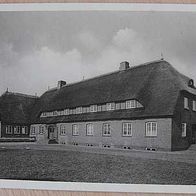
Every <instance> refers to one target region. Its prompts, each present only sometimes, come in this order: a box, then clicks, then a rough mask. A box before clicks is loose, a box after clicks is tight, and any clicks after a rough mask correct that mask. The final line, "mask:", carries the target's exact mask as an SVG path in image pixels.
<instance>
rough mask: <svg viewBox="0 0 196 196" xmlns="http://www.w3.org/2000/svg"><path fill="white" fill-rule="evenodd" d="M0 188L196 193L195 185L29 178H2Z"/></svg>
mask: <svg viewBox="0 0 196 196" xmlns="http://www.w3.org/2000/svg"><path fill="white" fill-rule="evenodd" d="M0 188H7V189H31V190H34V189H35V190H66V191H89V192H122V193H123V192H124V193H125V192H134V193H176V194H178V193H181V194H184V193H187V194H192V193H196V186H195V185H152V184H149V185H147V184H115V183H83V182H81V183H80V182H51V181H47V182H46V181H27V180H0Z"/></svg>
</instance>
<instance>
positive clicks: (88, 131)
mask: <svg viewBox="0 0 196 196" xmlns="http://www.w3.org/2000/svg"><path fill="white" fill-rule="evenodd" d="M93 134H94V126H93V124H91V123H90V124H87V125H86V135H88V136H90V135H91V136H92V135H93Z"/></svg>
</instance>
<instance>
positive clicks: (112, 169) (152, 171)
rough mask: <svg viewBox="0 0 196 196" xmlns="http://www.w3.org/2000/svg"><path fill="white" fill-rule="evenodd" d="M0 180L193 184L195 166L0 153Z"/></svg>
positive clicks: (20, 151)
mask: <svg viewBox="0 0 196 196" xmlns="http://www.w3.org/2000/svg"><path fill="white" fill-rule="evenodd" d="M0 157H1V159H0V168H1V169H0V178H1V179H23V180H24V179H25V180H44V181H47V180H50V181H65V182H97V183H98V182H99V183H100V182H101V183H132V184H143V183H145V184H189V185H190V184H196V178H195V176H196V165H195V164H190V163H180V162H175V161H174V162H170V161H162V160H155V159H141V158H133V157H125V156H118V155H115V156H114V155H107V154H93V153H85V152H73V151H48V150H25V149H1V150H0Z"/></svg>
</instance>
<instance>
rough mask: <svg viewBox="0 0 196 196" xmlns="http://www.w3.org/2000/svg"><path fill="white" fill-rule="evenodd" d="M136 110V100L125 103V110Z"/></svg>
mask: <svg viewBox="0 0 196 196" xmlns="http://www.w3.org/2000/svg"><path fill="white" fill-rule="evenodd" d="M131 108H136V100H128V101H126V109H131Z"/></svg>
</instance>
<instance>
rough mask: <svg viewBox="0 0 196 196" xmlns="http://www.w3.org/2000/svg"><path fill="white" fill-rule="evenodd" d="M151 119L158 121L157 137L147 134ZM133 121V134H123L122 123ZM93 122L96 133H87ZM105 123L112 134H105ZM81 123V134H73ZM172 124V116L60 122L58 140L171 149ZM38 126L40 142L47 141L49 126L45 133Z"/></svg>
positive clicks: (86, 143)
mask: <svg viewBox="0 0 196 196" xmlns="http://www.w3.org/2000/svg"><path fill="white" fill-rule="evenodd" d="M149 121H153V122H154V121H156V122H157V126H158V133H157V137H152V138H151V137H146V136H145V123H146V122H149ZM123 122H130V123H132V136H131V137H130V136H129V137H125V136H122V123H123ZM88 123H93V125H94V135H93V136H87V135H86V124H88ZM103 123H110V125H111V136H108V137H106V136H103V134H102V126H103ZM73 124H78V125H79V127H80V128H79V136H73V135H72V125H73ZM61 125H65V127H66V128H65V129H66V135H65V136H63V135H60V126H61ZM171 125H172V120H171V119H170V118H165V119H147V120H125V121H124V120H122V121H95V122H80V123H64V124H63V123H59V124H57V127H58V134H59V136H58V142H59V143H61V144H74V143H75V144H78V145H88V144H92V145H94V146H100V147H101V146H103V145H110V146H111V147H118V148H123V146H129V147H131V148H135V149H141V148H142V149H144V148H146V147H149V148H150V147H152V148H157V149H158V150H162V149H163V150H171ZM33 126H35V127H36V137H37V140H38V142H39V143H46V142H47V134H48V133H47V128H46V130H45V133H44V134H43V135H39V134H38V129H39V125H33ZM45 127H46V126H45Z"/></svg>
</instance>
